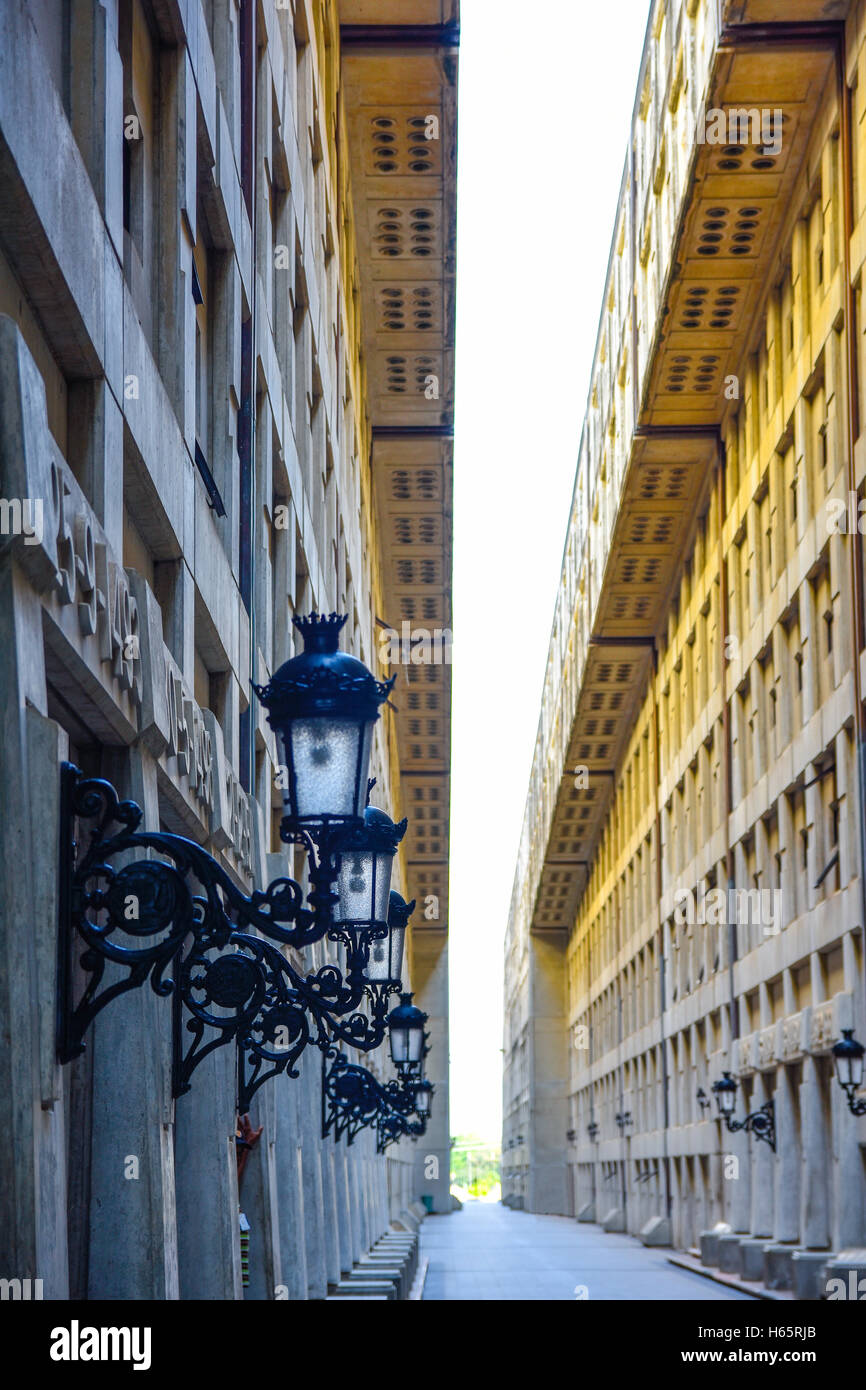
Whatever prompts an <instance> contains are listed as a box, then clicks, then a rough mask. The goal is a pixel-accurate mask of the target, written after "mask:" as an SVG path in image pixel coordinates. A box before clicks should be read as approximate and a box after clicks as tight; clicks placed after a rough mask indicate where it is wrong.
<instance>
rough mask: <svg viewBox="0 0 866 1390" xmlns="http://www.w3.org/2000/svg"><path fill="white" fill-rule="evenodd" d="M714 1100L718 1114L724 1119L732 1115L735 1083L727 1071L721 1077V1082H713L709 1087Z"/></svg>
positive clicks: (734, 1106) (734, 1104)
mask: <svg viewBox="0 0 866 1390" xmlns="http://www.w3.org/2000/svg"><path fill="white" fill-rule="evenodd" d="M710 1090H711V1091H712V1093H713V1095H714V1096H715V1098H716V1105H717V1106H718V1107H719V1114H720V1115H721V1116H722V1118H723V1119H724V1117H725V1116H726V1115H733V1113H734V1110H735V1108H736V1104H737V1083H736V1081H735V1080H734V1078H733V1077H732V1076H731V1073H730V1072H729V1071H726V1072H724V1073H723V1075H722V1079H721V1081H714V1082H713V1084H712V1086H711V1087H710Z"/></svg>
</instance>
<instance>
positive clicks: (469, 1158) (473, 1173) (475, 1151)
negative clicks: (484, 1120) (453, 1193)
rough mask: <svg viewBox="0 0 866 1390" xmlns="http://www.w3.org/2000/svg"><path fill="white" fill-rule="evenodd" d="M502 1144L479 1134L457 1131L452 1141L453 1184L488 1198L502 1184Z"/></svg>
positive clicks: (473, 1195)
mask: <svg viewBox="0 0 866 1390" xmlns="http://www.w3.org/2000/svg"><path fill="white" fill-rule="evenodd" d="M499 1156H500V1151H499V1145H498V1144H488V1143H486V1142H485V1141H484V1140H483V1139H482V1138H481V1137H480V1135H477V1134H457V1135H455V1136H454V1138H453V1139H452V1141H451V1184H452V1186H454V1187H462V1188H465V1189H466V1191H467V1192H468V1193H469V1194H470V1196H472V1197H486V1196H487V1194H488V1193H489V1192H490V1191H491V1190H492V1189H493V1188H494V1187H496V1186H497V1185H498V1184H499Z"/></svg>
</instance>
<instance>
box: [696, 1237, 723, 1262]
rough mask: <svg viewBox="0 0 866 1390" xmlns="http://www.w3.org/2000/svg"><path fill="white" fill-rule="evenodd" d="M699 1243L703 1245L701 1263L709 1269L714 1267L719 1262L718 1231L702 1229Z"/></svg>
mask: <svg viewBox="0 0 866 1390" xmlns="http://www.w3.org/2000/svg"><path fill="white" fill-rule="evenodd" d="M698 1244H699V1245H700V1247H701V1264H702V1265H706V1266H707V1268H708V1269H714V1268H715V1267H716V1265H717V1264H718V1263H719V1234H718V1231H701V1233H700V1235H699V1236H698Z"/></svg>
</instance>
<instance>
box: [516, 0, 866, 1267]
mask: <svg viewBox="0 0 866 1390" xmlns="http://www.w3.org/2000/svg"><path fill="white" fill-rule="evenodd" d="M755 26H760V27H758V28H756V27H755ZM764 26H766V27H764ZM864 63H866V15H864V10H863V7H862V6H861V5H857V4H851V5H848V4H844V3H842V4H835V5H831V6H827V5H822V4H814V5H812V4H808V3H806V4H798V5H796V6H795V5H787V4H785V3H761V4H756V3H753V0H742V2H741V0H736V3H734V0H726V2H725V3H722V4H721V5H716V4H715V3H712V4H708V3H702V2H701V0H697V3H690V4H686V3H668V4H664V3H656V4H655V5H654V6H653V7H652V12H651V16H650V24H649V28H648V31H647V40H646V46H645V51H644V60H643V65H642V69H641V75H640V80H639V86H638V92H637V99H636V104H635V112H634V117H633V128H632V140H631V146H630V151H629V155H628V158H627V161H626V167H625V171H624V175H623V184H622V194H621V199H620V204H619V207H618V209H617V213H616V219H615V232H614V240H613V246H612V250H611V257H610V265H609V272H608V280H607V284H606V286H605V291H604V298H603V309H602V315H601V321H600V325H599V332H598V344H597V350H596V359H595V364H594V368H593V376H592V382H591V388H590V395H589V403H588V409H587V414H586V420H585V425H584V431H583V436H582V440H581V445H580V455H579V461H578V467H577V475H576V481H575V490H574V502H573V508H572V514H571V517H570V519H569V524H568V533H567V538H566V547H565V556H564V563H563V572H562V583H561V590H560V594H559V599H558V602H557V607H556V613H555V617H554V624H553V633H552V637H551V644H550V654H549V660H548V670H547V678H546V684H545V693H544V701H543V707H542V712H541V720H540V724H539V733H538V741H537V746H536V755H535V762H534V766H533V771H532V777H531V784H530V788H529V793H528V798H527V805H526V815H525V822H524V831H523V838H522V842H521V848H520V857H519V863H518V866H517V871H516V876H515V886H514V893H513V898H512V907H511V914H510V919H509V924H508V933H507V940H506V985H505V989H506V1022H505V1039H504V1042H505V1074H504V1111H505V1121H504V1132H503V1169H504V1171H503V1192H504V1195H505V1199H506V1201H508V1202H511V1203H512V1204H515V1205H518V1206H520V1205H523V1206H525V1207H526V1208H527V1209H530V1210H532V1211H537V1212H551V1213H553V1212H558V1213H561V1214H566V1215H575V1216H577V1217H578V1219H581V1220H588V1221H598V1222H604V1224H605V1228H606V1229H624V1230H626V1231H628V1232H630V1233H633V1234H638V1233H640V1232H641V1231H643V1230H646V1233H647V1239H648V1240H651V1241H653V1242H654V1243H656V1242H658V1241H659V1239H660V1238H665V1239H667V1240H668V1241H672V1242H673V1244H674V1245H676V1246H679V1247H684V1248H688V1249H693V1248H697V1247H698V1244H699V1240H700V1236H701V1233H702V1232H708V1231H710V1230H711V1229H712V1228H713V1227H715V1226H716V1225H717V1223H720V1222H721V1223H724V1225H723V1226H722V1228H721V1229H722V1230H725V1229H727V1230H728V1231H729V1232H730V1233H731V1234H732V1235H734V1236H736V1237H739V1251H740V1253H739V1254H737V1256H736V1258H737V1259H739V1258H740V1256H741V1255H742V1256H743V1258H745V1249H746V1245H747V1244H749V1243H751V1244H750V1248H754V1245H755V1243H757V1245H759V1246H760V1259H759V1261H758V1264H759V1265H760V1270H761V1276H760V1277H764V1276H765V1277H767V1279H768V1281H769V1282H770V1284H771V1285H772V1286H774V1287H790V1283H788V1284H787V1285H786V1284H784V1283H783V1284H781V1285H780V1284H779V1283H778V1282H775V1281H777V1280H778V1279H779V1278H782V1279H785V1278H787V1279H789V1280H790V1278H791V1269H792V1256H793V1254H794V1253H795V1252H798V1251H802V1252H816V1253H821V1254H823V1255H824V1256H825V1259H826V1260H828V1261H829V1260H830V1259H831V1256H832V1255H833V1253H834V1252H839V1251H842V1250H848V1251H849V1252H850V1251H852V1250H853V1251H856V1250H857V1249H861V1248H862V1247H863V1245H864V1242H866V1171H864V1146H866V1122H864V1120H862V1119H857V1118H855V1117H854V1116H853V1115H852V1114H850V1112H849V1111H848V1109H847V1105H846V1102H845V1097H844V1095H843V1093H842V1091H841V1089H840V1087H839V1086H838V1085H837V1084H836V1082H835V1080H834V1078H833V1068H832V1057H831V1056H830V1049H831V1047H832V1045H833V1043H834V1042H835V1041H836V1039H837V1038H838V1037H839V1036H840V1030H841V1029H842V1028H843V1027H854V1028H856V1030H857V1035H858V1036H859V1037H860V1038H861V1039H866V999H864V983H863V981H864V951H863V926H864V892H863V889H864V878H863V863H864V860H863V844H864V842H866V837H864V802H863V796H862V787H861V786H860V785H859V784H858V782H859V774H858V757H859V759H860V764H861V766H862V765H863V752H864V739H863V734H864V718H863V689H864V687H863V676H864V668H863V662H864V630H863V603H862V575H863V554H862V540H861V535H860V533H859V532H858V529H857V526H856V517H857V512H858V504H859V499H860V498H861V497H862V495H863V481H864V475H866V452H864V437H863V434H862V426H861V420H862V401H863V394H862V393H863V381H864V369H866V361H864V356H863V336H862V332H861V333H859V334H858V333H856V332H855V328H854V325H855V324H856V323H857V321H858V315H859V313H860V276H861V269H862V263H863V259H864V254H866V242H864V240H863V235H862V232H863V217H864V213H866V196H864V190H866V182H864V178H863V170H864V165H863V159H864V147H863V143H862V138H861V130H862V126H861V122H862V117H863V111H864V106H863V103H864V90H866V89H864V86H863V81H862V75H861V74H862V71H863V66H864ZM858 75H861V76H860V81H859V82H858ZM737 111H739V112H740V113H742V114H744V115H745V117H746V120H747V122H748V129H743V128H742V126H741V127H739V128H738V129H737V130H736V131H734V132H733V133H732V128H731V121H732V119H734V120H737V121H741V120H742V114H741V115H734V114H733V113H735V112H737ZM750 112H754V113H755V117H757V119H758V120H759V122H760V120H761V119H763V118H762V116H761V113H765V114H766V119H767V121H768V124H767V125H766V127H765V128H763V129H753V128H752V125H751V122H752V121H753V119H754V117H752V116H750V115H749V113H750ZM714 122H717V123H718V124H716V125H714V124H713V123H714ZM723 130H724V132H725V133H724V138H722V136H721V132H722V131H723ZM716 133H718V134H719V138H718V139H716V138H715V134H716ZM755 137H757V138H755ZM852 493H853V501H852V500H851V494H852ZM849 503H850V504H851V505H850V508H849ZM849 511H850V515H851V516H853V517H854V519H855V524H854V525H851V524H850V521H849ZM840 518H841V519H840ZM723 1070H730V1071H731V1072H732V1073H733V1074H734V1076H735V1078H736V1079H737V1080H738V1083H739V1092H738V1098H737V1110H736V1116H737V1118H738V1119H740V1120H741V1119H742V1118H743V1116H744V1115H745V1114H746V1113H747V1111H749V1112H752V1111H755V1110H757V1109H758V1107H759V1106H761V1105H762V1104H765V1103H766V1102H767V1101H770V1100H772V1102H773V1104H774V1111H775V1126H776V1136H777V1144H776V1152H775V1153H773V1152H772V1151H771V1149H770V1148H769V1147H768V1145H767V1144H765V1143H762V1142H760V1141H758V1140H757V1139H756V1138H755V1136H754V1134H752V1135H749V1134H747V1133H745V1132H738V1133H729V1132H728V1131H727V1129H726V1128H725V1127H724V1126H723V1124H722V1123H721V1121H720V1120H719V1118H718V1115H717V1110H716V1105H715V1101H714V1100H713V1098H712V1095H711V1089H710V1088H711V1085H712V1083H713V1082H715V1081H716V1080H718V1079H719V1078H720V1077H721V1075H722V1072H723ZM699 1092H701V1093H702V1095H703V1097H706V1098H708V1099H709V1100H710V1105H709V1107H706V1106H703V1107H702V1105H701V1099H702V1096H701V1095H699ZM617 1117H620V1119H619V1121H618V1119H617ZM725 1240H727V1237H725ZM722 1243H723V1244H724V1241H723V1242H722ZM717 1244H718V1242H717ZM765 1246H766V1247H770V1248H769V1249H765ZM779 1251H781V1255H780V1254H779ZM725 1252H726V1253H725V1255H724V1259H725V1261H726V1262H728V1263H729V1262H730V1260H731V1259H733V1258H734V1256H733V1255H732V1254H731V1252H730V1251H729V1250H728V1248H727V1245H726V1246H725ZM720 1258H722V1256H721V1255H718V1254H717V1255H715V1256H714V1257H713V1259H714V1262H717V1260H718V1259H720ZM750 1258H751V1257H750ZM780 1261H781V1266H780V1263H779V1262H780ZM813 1263H814V1262H813ZM819 1263H820V1262H819ZM750 1267H751V1268H752V1269H753V1271H754V1269H755V1267H756V1266H755V1263H754V1260H751V1266H750ZM780 1268H781V1273H780V1272H779V1270H780ZM749 1277H753V1278H754V1277H755V1275H754V1273H753V1274H752V1275H751V1276H749Z"/></svg>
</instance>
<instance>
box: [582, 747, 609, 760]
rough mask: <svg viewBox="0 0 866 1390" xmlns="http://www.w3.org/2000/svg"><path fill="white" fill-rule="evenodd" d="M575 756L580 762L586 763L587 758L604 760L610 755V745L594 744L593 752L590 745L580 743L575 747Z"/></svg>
mask: <svg viewBox="0 0 866 1390" xmlns="http://www.w3.org/2000/svg"><path fill="white" fill-rule="evenodd" d="M577 755H578V757H579V758H580V761H581V762H586V761H587V759H588V758H598V759H604V758H607V757H609V755H610V745H609V744H607V743H596V744H595V749H594V751H593V745H592V744H591V743H580V744H578V747H577Z"/></svg>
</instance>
